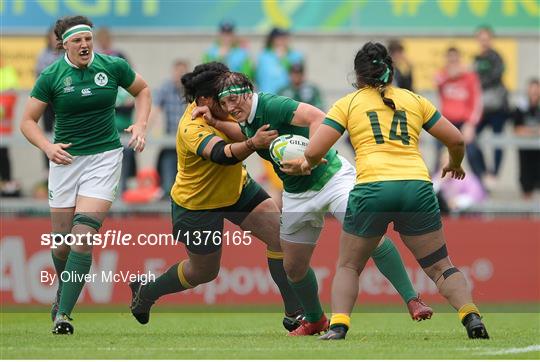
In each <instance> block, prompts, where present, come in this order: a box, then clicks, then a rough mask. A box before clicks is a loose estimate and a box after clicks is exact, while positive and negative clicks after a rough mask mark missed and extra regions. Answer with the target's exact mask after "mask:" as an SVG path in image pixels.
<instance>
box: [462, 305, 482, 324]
mask: <svg viewBox="0 0 540 362" xmlns="http://www.w3.org/2000/svg"><path fill="white" fill-rule="evenodd" d="M471 313H476V314H478V315H480V311H479V310H478V308H477V307H476V305H475V304H474V303H467V304H465V305H464V306H463V307H461V308H459V310H458V315H459V320H460V321H463V318H465V317H466V316H467V315H469V314H471Z"/></svg>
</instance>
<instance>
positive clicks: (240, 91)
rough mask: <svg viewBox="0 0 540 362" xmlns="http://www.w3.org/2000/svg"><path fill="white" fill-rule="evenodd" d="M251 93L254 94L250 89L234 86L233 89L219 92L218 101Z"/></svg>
mask: <svg viewBox="0 0 540 362" xmlns="http://www.w3.org/2000/svg"><path fill="white" fill-rule="evenodd" d="M249 93H252V91H251V89H249V87H239V86H237V85H233V86H232V87H229V88H225V89H223V90H222V91H221V92H219V93H218V99H222V98H225V97H227V96H229V95H231V94H249Z"/></svg>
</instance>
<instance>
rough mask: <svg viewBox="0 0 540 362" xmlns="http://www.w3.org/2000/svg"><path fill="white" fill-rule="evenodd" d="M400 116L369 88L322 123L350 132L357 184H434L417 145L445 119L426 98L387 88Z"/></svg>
mask: <svg viewBox="0 0 540 362" xmlns="http://www.w3.org/2000/svg"><path fill="white" fill-rule="evenodd" d="M385 97H386V98H391V99H392V100H393V101H394V104H395V105H396V111H394V110H392V109H391V108H390V107H388V106H386V105H385V104H384V103H383V100H382V98H381V95H380V93H379V92H378V91H377V90H376V89H373V88H370V87H365V88H362V89H359V90H358V91H356V92H353V93H350V94H348V95H346V96H345V97H343V98H341V99H339V100H338V101H337V102H336V103H334V105H333V106H332V108H331V109H330V111H329V112H328V114H327V115H326V119H325V120H324V122H323V123H324V124H326V125H329V126H331V127H333V128H334V129H336V130H338V131H339V132H341V133H343V132H344V131H345V129H346V130H347V131H348V132H349V135H350V137H351V143H352V145H353V147H354V152H355V155H356V183H357V184H358V183H366V182H377V181H394V180H424V181H431V179H430V177H429V173H428V169H427V167H426V164H425V163H424V160H423V159H422V155H421V154H420V150H419V148H418V141H419V139H420V132H421V131H422V128H424V129H425V130H428V129H429V128H431V127H432V126H433V125H434V124H435V123H436V122H437V121H438V120H439V119H440V118H441V115H440V113H439V112H438V111H437V109H436V108H435V106H434V105H433V104H432V103H431V102H430V101H428V100H427V99H425V98H424V97H422V96H419V95H417V94H415V93H412V92H410V91H408V90H405V89H401V88H397V87H392V86H390V87H388V88H387V90H386V92H385Z"/></svg>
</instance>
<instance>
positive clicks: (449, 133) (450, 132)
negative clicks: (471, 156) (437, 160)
mask: <svg viewBox="0 0 540 362" xmlns="http://www.w3.org/2000/svg"><path fill="white" fill-rule="evenodd" d="M428 132H429V133H430V134H431V135H432V136H433V137H435V138H437V139H438V140H439V141H441V142H442V143H443V144H444V145H445V146H446V147H447V148H448V153H449V155H450V160H449V161H448V164H447V165H446V166H445V167H443V171H442V177H444V176H445V175H446V174H447V173H450V176H452V177H453V178H455V179H458V180H462V179H463V178H464V177H465V171H463V168H462V167H461V162H462V161H463V157H464V155H465V140H464V138H463V135H462V134H461V132H460V131H459V130H458V129H457V128H456V126H454V125H453V124H452V123H451V122H450V121H449V120H447V119H446V118H444V117H442V116H441V118H440V119H439V120H438V121H437V122H436V123H435V125H433V127H431V128H430V129H429V130H428Z"/></svg>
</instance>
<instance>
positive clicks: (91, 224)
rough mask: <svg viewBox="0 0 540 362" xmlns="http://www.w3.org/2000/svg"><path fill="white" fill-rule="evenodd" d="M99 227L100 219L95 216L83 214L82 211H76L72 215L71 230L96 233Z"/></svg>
mask: <svg viewBox="0 0 540 362" xmlns="http://www.w3.org/2000/svg"><path fill="white" fill-rule="evenodd" d="M100 228H101V220H98V219H97V218H95V217H93V216H90V215H87V214H83V213H76V214H75V215H74V216H73V227H72V229H71V232H73V233H75V232H85V231H86V232H91V233H96V232H98V231H99V229H100Z"/></svg>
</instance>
